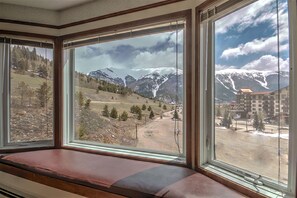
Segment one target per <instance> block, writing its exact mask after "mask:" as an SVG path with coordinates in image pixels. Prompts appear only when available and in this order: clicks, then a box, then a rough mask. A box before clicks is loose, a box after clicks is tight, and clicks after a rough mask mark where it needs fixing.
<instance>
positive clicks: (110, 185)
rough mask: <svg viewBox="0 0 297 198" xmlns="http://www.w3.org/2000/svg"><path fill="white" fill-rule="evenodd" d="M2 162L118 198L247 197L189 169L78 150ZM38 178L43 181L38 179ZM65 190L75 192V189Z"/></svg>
mask: <svg viewBox="0 0 297 198" xmlns="http://www.w3.org/2000/svg"><path fill="white" fill-rule="evenodd" d="M0 162H1V164H0V170H2V171H5V172H9V173H11V174H15V175H17V176H21V177H24V178H26V175H27V176H28V175H29V173H32V174H34V175H33V176H32V175H31V179H32V178H33V180H34V178H35V177H38V176H42V177H43V178H46V177H48V178H53V179H56V180H59V181H60V180H61V181H62V182H67V183H70V184H74V185H77V186H84V187H87V188H89V189H98V190H100V191H103V192H104V191H105V192H108V193H112V194H114V197H118V196H117V195H120V196H124V197H228V198H232V197H236V198H238V197H243V196H242V195H241V194H238V193H237V192H235V191H233V190H231V189H229V188H227V187H225V186H224V185H222V184H220V183H218V182H216V181H214V180H212V179H210V178H208V177H206V176H204V175H202V174H200V173H197V172H195V171H193V170H191V169H188V168H183V167H178V166H172V165H162V164H157V163H151V162H143V161H136V160H131V159H123V158H117V157H111V156H102V155H95V154H89V153H83V152H78V151H71V150H64V149H51V150H40V151H30V152H23V153H15V154H9V155H3V156H1V157H0ZM9 170H10V171H9ZM20 171H26V172H27V173H26V174H25V173H24V174H22V173H21V172H20ZM29 179H30V178H29ZM43 180H44V179H43ZM43 180H42V181H43ZM35 181H41V180H36V178H35ZM45 184H49V183H45ZM54 187H57V188H59V187H60V186H57V185H56V186H55V185H54ZM61 187H62V186H61ZM65 189H66V190H69V189H70V190H69V191H71V188H64V190H65ZM75 192H76V193H79V192H78V191H77V190H76V191H75ZM81 194H82V195H86V193H81ZM93 195H94V196H95V194H93ZM110 197H112V196H110Z"/></svg>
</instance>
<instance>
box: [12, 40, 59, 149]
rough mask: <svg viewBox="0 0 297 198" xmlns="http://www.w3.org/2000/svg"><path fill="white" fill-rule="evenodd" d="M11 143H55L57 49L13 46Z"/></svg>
mask: <svg viewBox="0 0 297 198" xmlns="http://www.w3.org/2000/svg"><path fill="white" fill-rule="evenodd" d="M10 48H11V64H10V65H11V67H10V133H9V136H8V142H10V143H16V142H30V141H39V140H52V139H53V116H54V114H53V49H46V48H39V47H38V48H36V47H30V46H23V45H11V46H10Z"/></svg>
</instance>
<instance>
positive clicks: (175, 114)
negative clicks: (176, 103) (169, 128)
mask: <svg viewBox="0 0 297 198" xmlns="http://www.w3.org/2000/svg"><path fill="white" fill-rule="evenodd" d="M173 119H175V120H178V119H179V116H178V112H177V110H176V109H175V110H174V114H173Z"/></svg>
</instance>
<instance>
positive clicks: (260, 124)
mask: <svg viewBox="0 0 297 198" xmlns="http://www.w3.org/2000/svg"><path fill="white" fill-rule="evenodd" d="M264 130H265V125H264V123H263V120H262V119H260V122H259V131H264Z"/></svg>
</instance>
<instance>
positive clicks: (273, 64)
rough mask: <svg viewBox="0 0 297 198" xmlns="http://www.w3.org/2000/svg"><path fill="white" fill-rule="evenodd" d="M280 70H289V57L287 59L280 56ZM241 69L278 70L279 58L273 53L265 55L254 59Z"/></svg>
mask: <svg viewBox="0 0 297 198" xmlns="http://www.w3.org/2000/svg"><path fill="white" fill-rule="evenodd" d="M279 63H280V71H289V58H287V59H286V60H284V59H282V58H280V59H279ZM241 69H246V70H259V71H278V58H277V57H275V56H272V55H264V56H262V57H260V58H259V59H257V60H254V61H252V62H250V63H248V64H246V65H244V66H243V67H242V68H241Z"/></svg>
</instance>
